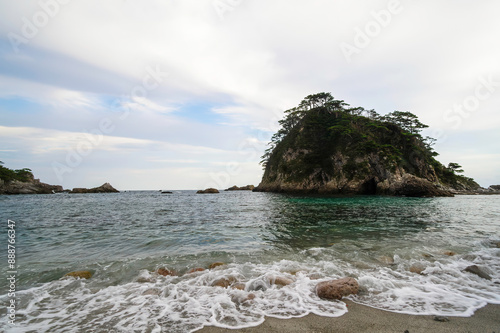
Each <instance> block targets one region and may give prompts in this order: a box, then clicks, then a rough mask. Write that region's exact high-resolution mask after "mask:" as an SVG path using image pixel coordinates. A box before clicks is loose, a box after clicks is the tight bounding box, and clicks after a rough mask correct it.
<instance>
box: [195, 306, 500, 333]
mask: <svg viewBox="0 0 500 333" xmlns="http://www.w3.org/2000/svg"><path fill="white" fill-rule="evenodd" d="M345 302H346V303H347V305H348V309H349V312H348V313H346V314H345V315H343V316H341V317H338V318H328V317H320V316H316V315H312V314H311V315H307V316H305V317H302V318H293V319H275V318H266V321H265V322H264V323H263V324H262V325H259V326H257V327H252V328H244V329H239V330H233V329H224V328H218V327H205V328H203V329H201V330H198V331H197V332H199V333H223V332H225V333H229V332H232V333H235V332H242V333H247V332H248V333H257V332H259V333H261V332H264V333H267V332H270V333H278V332H279V333H295V332H296V333H299V332H300V333H305V332H307V333H326V332H339V333H354V332H384V333H392V332H394V333H396V332H397V333H404V332H405V331H408V333H424V332H425V333H429V332H443V333H447V332H450V333H461V332H464V333H469V332H470V333H476V332H478V333H492V332H495V333H500V305H490V304H489V305H487V306H486V307H484V308H482V309H479V310H477V311H476V313H475V314H474V316H472V317H468V318H464V317H447V318H448V319H449V321H447V322H440V321H436V320H434V316H415V315H406V314H399V313H393V312H387V311H383V310H378V309H373V308H370V307H367V306H363V305H359V304H356V303H353V302H351V301H345Z"/></svg>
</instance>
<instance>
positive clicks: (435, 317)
mask: <svg viewBox="0 0 500 333" xmlns="http://www.w3.org/2000/svg"><path fill="white" fill-rule="evenodd" d="M434 320H435V321H440V322H443V323H445V322H448V321H450V319H449V318H448V317H442V316H434Z"/></svg>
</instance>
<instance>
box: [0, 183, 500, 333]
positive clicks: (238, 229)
mask: <svg viewBox="0 0 500 333" xmlns="http://www.w3.org/2000/svg"><path fill="white" fill-rule="evenodd" d="M0 216H1V219H2V223H3V227H2V230H3V232H2V233H1V235H0V242H1V244H3V245H2V251H4V254H3V255H2V257H3V258H4V259H3V261H2V264H1V265H0V272H1V274H0V276H2V277H3V278H2V279H1V280H0V295H1V296H0V304H2V305H4V304H5V305H8V304H9V302H10V300H11V299H12V297H9V295H8V289H9V282H8V280H7V279H6V278H5V277H8V276H9V274H8V273H7V272H8V271H9V268H8V265H7V240H8V238H7V235H8V234H7V230H8V228H7V220H8V219H10V220H13V221H15V232H16V234H15V235H16V238H15V239H16V244H15V246H16V264H17V276H16V277H17V281H16V293H15V300H16V319H15V323H16V325H15V326H12V325H10V324H9V323H8V322H7V319H8V318H7V316H6V311H5V307H3V309H4V310H2V317H1V318H0V331H2V330H4V331H6V332H191V331H195V330H197V329H199V328H201V327H203V326H206V325H216V326H221V327H233V328H234V327H248V326H255V325H258V324H260V323H262V322H263V320H264V317H265V316H273V317H278V318H291V317H300V316H304V315H306V314H309V313H315V314H318V315H321V316H332V317H335V316H341V315H343V314H344V313H345V312H347V308H346V306H345V304H344V303H343V302H340V301H326V300H321V299H319V298H318V297H317V296H316V295H315V293H314V286H315V285H316V284H317V283H318V282H319V281H324V280H329V279H334V278H340V277H345V276H352V277H355V278H356V279H357V280H358V282H359V284H360V294H359V295H357V296H350V297H349V298H350V299H351V300H353V301H354V302H357V303H361V304H365V305H369V306H372V307H376V308H381V309H386V310H388V311H394V312H401V313H411V314H436V315H446V316H470V315H472V314H473V313H474V311H475V310H477V309H478V308H481V307H483V306H485V305H486V304H488V303H492V304H500V248H498V247H499V246H500V196H457V197H455V198H392V197H378V196H360V197H349V198H345V197H344V198H338V197H301V196H287V195H279V194H269V193H252V192H247V191H244V192H222V193H220V194H205V195H200V194H195V192H194V191H175V192H174V193H173V194H161V193H160V192H152V191H146V192H123V193H117V194H71V195H70V194H54V195H24V196H0ZM214 262H224V263H225V264H226V265H224V266H220V267H217V268H216V269H212V270H205V271H202V272H197V273H192V274H185V273H186V272H187V271H188V270H189V269H192V268H198V267H202V268H207V267H208V266H209V265H210V264H211V263H214ZM470 265H477V266H479V267H480V268H481V269H483V270H484V271H485V272H486V273H488V274H489V275H490V276H491V277H492V279H491V280H487V279H484V278H481V277H479V276H476V275H474V274H471V273H467V272H464V269H465V268H466V267H468V266H470ZM412 266H413V268H415V267H418V268H420V269H421V270H423V272H422V274H417V273H412V272H410V267H412ZM160 267H165V268H168V269H171V270H175V271H177V272H178V273H179V276H160V275H158V274H156V273H154V272H155V271H156V270H157V269H158V268H160ZM78 270H89V271H91V272H92V273H93V277H92V278H91V279H89V280H75V279H61V277H63V276H64V274H66V273H68V272H71V271H78ZM223 277H225V278H228V279H230V280H231V281H233V280H234V281H240V282H243V283H245V290H236V289H233V288H227V289H225V288H221V287H214V286H212V283H213V282H214V281H215V280H217V279H220V278H223ZM276 277H286V278H288V279H290V280H292V281H293V283H292V284H290V285H287V286H279V285H276V284H272V283H271V282H272V281H273V280H274V279H275V278H276ZM250 294H252V296H251V297H250V298H253V299H249V295H250Z"/></svg>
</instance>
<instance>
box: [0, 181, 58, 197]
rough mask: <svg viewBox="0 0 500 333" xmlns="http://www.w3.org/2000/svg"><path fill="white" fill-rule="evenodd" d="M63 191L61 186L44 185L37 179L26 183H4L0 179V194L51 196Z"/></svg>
mask: <svg viewBox="0 0 500 333" xmlns="http://www.w3.org/2000/svg"><path fill="white" fill-rule="evenodd" d="M63 191H64V189H63V188H62V186H60V185H49V184H45V183H42V182H40V180H39V179H30V180H29V181H27V182H21V181H18V180H13V181H10V182H5V181H3V180H1V179H0V194H51V193H60V192H63Z"/></svg>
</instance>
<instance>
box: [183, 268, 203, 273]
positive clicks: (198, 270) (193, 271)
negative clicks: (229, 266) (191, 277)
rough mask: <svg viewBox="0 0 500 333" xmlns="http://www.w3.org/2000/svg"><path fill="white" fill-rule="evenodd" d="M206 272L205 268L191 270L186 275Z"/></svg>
mask: <svg viewBox="0 0 500 333" xmlns="http://www.w3.org/2000/svg"><path fill="white" fill-rule="evenodd" d="M204 270H205V268H201V267H198V268H191V269H190V270H189V271H188V272H187V273H186V274H191V273H196V272H203V271H204Z"/></svg>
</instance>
